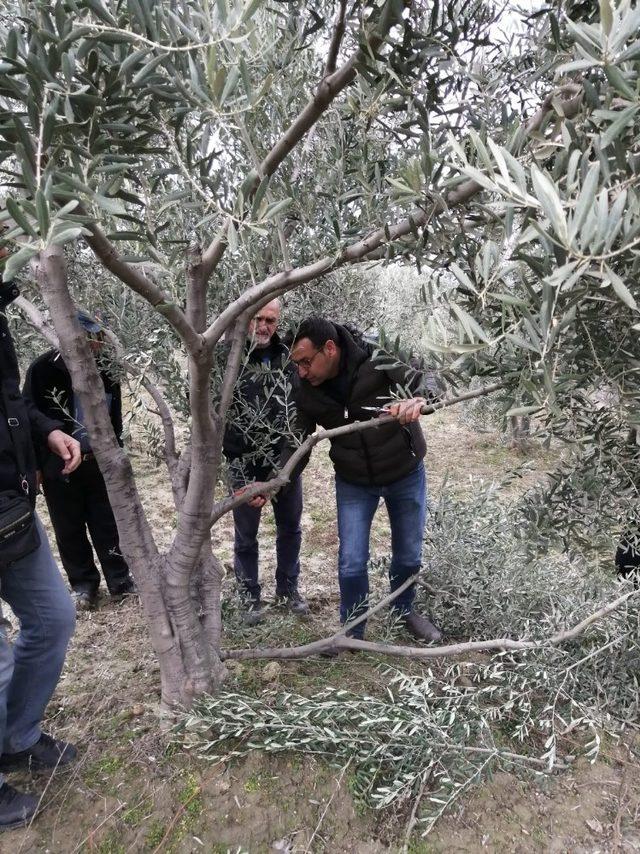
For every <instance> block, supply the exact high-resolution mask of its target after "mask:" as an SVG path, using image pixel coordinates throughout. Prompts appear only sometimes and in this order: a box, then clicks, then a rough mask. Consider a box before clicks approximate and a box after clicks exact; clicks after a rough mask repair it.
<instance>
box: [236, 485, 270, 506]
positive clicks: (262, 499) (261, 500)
mask: <svg viewBox="0 0 640 854" xmlns="http://www.w3.org/2000/svg"><path fill="white" fill-rule="evenodd" d="M251 486H258V483H257V482H256V483H252V484H251ZM247 489H248V487H247V486H243V487H242V488H241V489H236V490H235V492H234V493H233V494H234V495H242V493H243V492H246V491H247ZM246 503H247V504H248V505H249V507H264V505H265V504H266V503H267V496H266V495H254V496H253V498H250V499H249V500H248V501H247V502H246Z"/></svg>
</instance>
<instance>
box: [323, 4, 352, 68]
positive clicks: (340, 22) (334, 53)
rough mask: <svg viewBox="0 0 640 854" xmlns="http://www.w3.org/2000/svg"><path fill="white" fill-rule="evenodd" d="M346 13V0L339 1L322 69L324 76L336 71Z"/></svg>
mask: <svg viewBox="0 0 640 854" xmlns="http://www.w3.org/2000/svg"><path fill="white" fill-rule="evenodd" d="M346 13H347V0H340V8H339V9H338V11H337V13H336V17H335V21H334V23H333V35H332V36H331V43H330V44H329V53H328V54H327V64H326V65H325V67H324V73H325V76H327V75H329V74H333V72H334V71H335V70H336V62H337V61H338V52H339V51H340V45H341V44H342V39H343V37H344V30H345V16H346Z"/></svg>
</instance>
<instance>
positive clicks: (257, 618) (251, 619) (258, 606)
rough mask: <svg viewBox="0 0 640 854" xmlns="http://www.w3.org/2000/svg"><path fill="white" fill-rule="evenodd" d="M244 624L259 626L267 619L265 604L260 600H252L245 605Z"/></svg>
mask: <svg viewBox="0 0 640 854" xmlns="http://www.w3.org/2000/svg"><path fill="white" fill-rule="evenodd" d="M245 608H246V610H245V612H244V614H243V615H242V622H243V623H244V624H245V626H257V625H258V623H261V622H262V621H263V620H264V618H265V610H264V603H263V602H261V601H260V599H251V600H249V601H248V602H247V603H246V605H245Z"/></svg>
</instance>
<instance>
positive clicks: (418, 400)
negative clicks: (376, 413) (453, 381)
mask: <svg viewBox="0 0 640 854" xmlns="http://www.w3.org/2000/svg"><path fill="white" fill-rule="evenodd" d="M384 372H385V374H386V375H387V377H388V378H389V382H390V384H391V387H392V388H393V387H394V386H400V387H401V388H404V389H406V390H407V391H408V392H409V393H410V394H411V397H410V398H407V399H406V400H396V401H393V402H391V403H389V404H388V405H387V406H385V408H384V410H383V411H382V412H381V413H380V414H381V415H393V416H394V418H397V419H398V421H399V422H400V423H401V424H403V425H404V424H411V422H413V421H417V420H418V419H419V418H420V415H421V414H422V413H421V410H422V407H423V406H426V405H427V404H428V403H435V402H436V401H438V400H440V399H441V398H442V397H443V395H444V391H445V389H444V384H443V383H442V382H441V380H440V378H439V377H438V375H437V373H436V372H435V371H433V370H431V369H428V368H425V367H424V365H422V363H421V362H420V361H419V360H417V359H412V360H411V362H410V364H409V365H394V366H393V367H390V368H386V369H385V371H384Z"/></svg>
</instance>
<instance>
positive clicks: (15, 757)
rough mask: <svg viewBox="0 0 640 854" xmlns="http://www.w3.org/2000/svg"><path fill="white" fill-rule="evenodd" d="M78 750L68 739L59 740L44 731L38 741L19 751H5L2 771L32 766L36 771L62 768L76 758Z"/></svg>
mask: <svg viewBox="0 0 640 854" xmlns="http://www.w3.org/2000/svg"><path fill="white" fill-rule="evenodd" d="M77 755H78V751H77V750H76V748H75V747H74V746H73V744H69V742H68V741H59V740H58V739H57V738H52V737H51V736H50V735H47V734H46V733H44V732H43V733H42V735H41V736H40V738H39V739H38V741H36V743H35V744H34V745H33V746H32V747H30V748H28V750H21V751H20V752H19V753H3V754H2V755H1V756H0V771H20V770H22V769H23V768H27V769H28V768H32V769H33V770H34V771H38V770H40V769H45V768H61V767H62V766H64V765H69V764H70V763H71V762H73V761H74V760H75V758H76V757H77Z"/></svg>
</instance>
